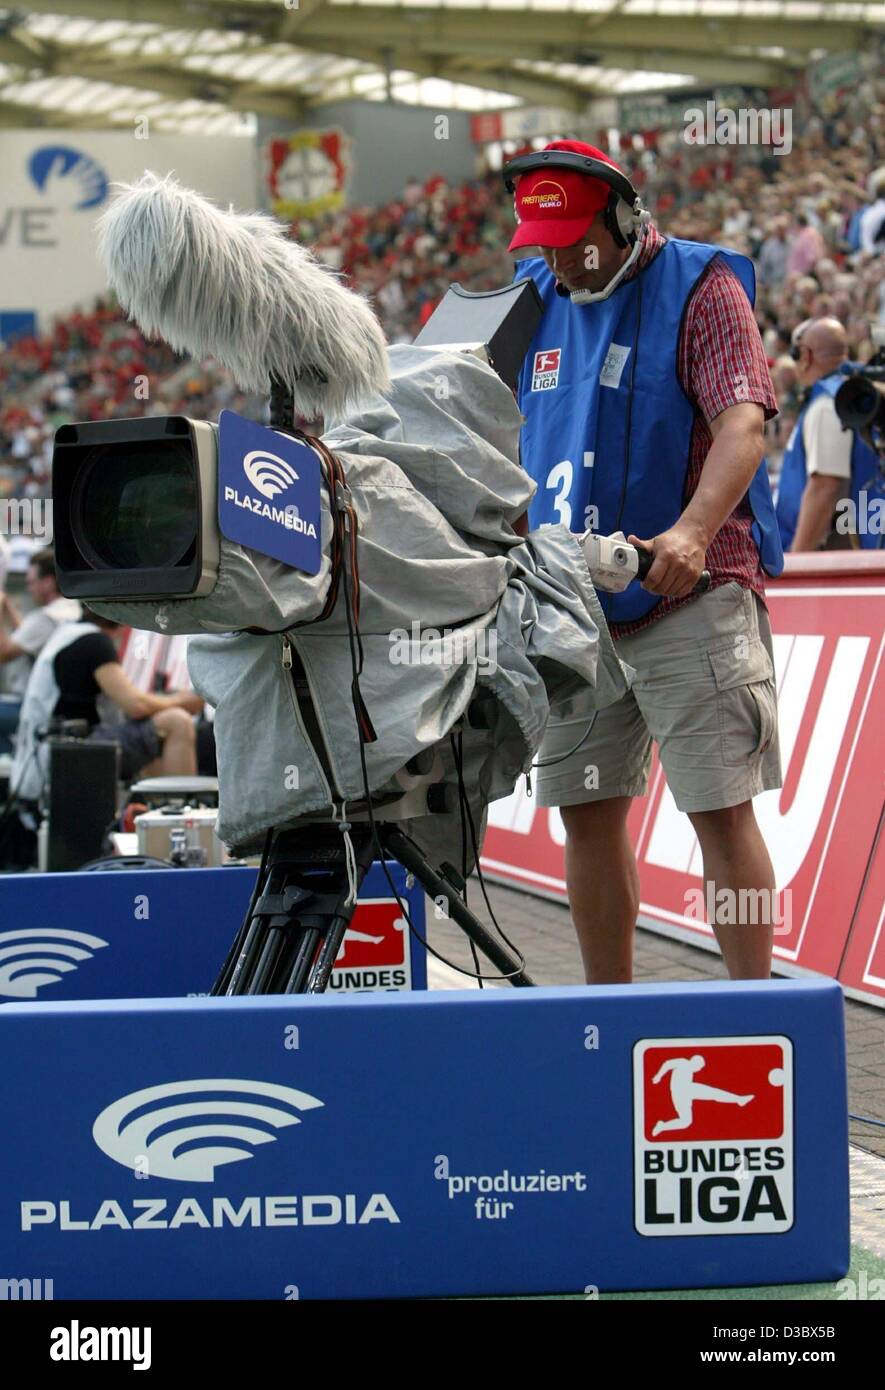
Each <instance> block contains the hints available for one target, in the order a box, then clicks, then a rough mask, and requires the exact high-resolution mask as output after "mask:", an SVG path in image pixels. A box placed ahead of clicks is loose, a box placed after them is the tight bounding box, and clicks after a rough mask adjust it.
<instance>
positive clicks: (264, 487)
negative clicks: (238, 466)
mask: <svg viewBox="0 0 885 1390" xmlns="http://www.w3.org/2000/svg"><path fill="white" fill-rule="evenodd" d="M243 472H244V473H245V474H246V477H247V478H248V479H249V482H250V483H251V484H252V486H253V487H254V489H255V491H256V492H260V493H261V495H262V497H266V498H267V499H268V500H270V499H271V498H272V497H278V496H279V494H280V493H281V492H285V491H286V490H287V489H288V488H290V487H291V486H292V484H293V483H297V482H298V474H297V473H296V472H295V469H294V468H293V467H292V465H291V463H288V462H287V461H286V459H281V458H280V456H279V454H271V453H269V452H268V451H267V450H266V449H252V450H251V451H250V452H249V453H248V454H247V455H246V457H245V458H244V459H243Z"/></svg>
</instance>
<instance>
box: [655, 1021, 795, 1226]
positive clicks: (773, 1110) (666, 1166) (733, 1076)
mask: <svg viewBox="0 0 885 1390" xmlns="http://www.w3.org/2000/svg"><path fill="white" fill-rule="evenodd" d="M633 1106H634V1115H633V1119H634V1146H633V1151H634V1181H635V1193H634V1199H635V1208H634V1216H635V1224H636V1229H637V1231H638V1232H639V1233H640V1235H646V1236H666V1235H747V1234H752V1235H756V1234H766V1235H774V1234H777V1233H779V1232H781V1231H788V1230H789V1229H790V1227H791V1226H792V1224H793V1049H792V1044H791V1043H790V1041H789V1039H788V1038H783V1037H765V1038H660V1039H655V1040H653V1041H645V1042H640V1043H637V1044H636V1047H635V1049H634V1053H633Z"/></svg>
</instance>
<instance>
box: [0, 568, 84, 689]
mask: <svg viewBox="0 0 885 1390" xmlns="http://www.w3.org/2000/svg"><path fill="white" fill-rule="evenodd" d="M25 583H26V585H27V589H28V593H29V594H30V596H31V599H32V601H33V603H34V608H33V609H32V611H31V612H30V613H28V614H26V615H25V617H24V618H22V616H21V614H20V613H19V611H18V609H17V608H16V606H15V604H14V603H13V602H12V599H11V598H10V597H9V595H8V594H6V593H4V594H0V622H2V623H7V624H8V625H9V627H10V629H11V631H10V632H9V633H6V632H3V631H0V666H5V665H6V664H7V663H8V664H9V672H8V675H7V682H6V684H7V689H8V691H9V693H10V694H11V695H24V693H25V687H26V686H27V684H28V677H29V676H30V674H31V671H32V669H33V666H34V661H35V660H36V658H37V657H38V656H39V655H40V652H41V651H42V649H43V647H44V646H45V645H46V643H47V642H48V641H49V639H50V637H51V636H52V635H53V633H54V632H55V631H56V629H57V628H58V627H59V626H60V625H61V624H62V623H75V622H77V620H78V619H79V617H80V605H79V603H78V602H77V600H76V599H71V598H64V597H63V596H62V594H61V592H60V591H59V587H58V583H57V582H56V577H55V557H54V555H53V553H52V551H51V550H38V551H37V552H36V554H34V555H32V556H31V561H30V564H29V565H28V572H27V576H26V579H25Z"/></svg>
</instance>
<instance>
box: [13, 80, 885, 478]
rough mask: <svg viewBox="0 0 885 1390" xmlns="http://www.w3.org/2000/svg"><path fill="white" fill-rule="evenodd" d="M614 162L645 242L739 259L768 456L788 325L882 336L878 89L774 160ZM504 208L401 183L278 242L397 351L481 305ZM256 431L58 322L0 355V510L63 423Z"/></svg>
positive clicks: (499, 262) (131, 341)
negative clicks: (220, 422) (757, 349)
mask: <svg viewBox="0 0 885 1390" xmlns="http://www.w3.org/2000/svg"><path fill="white" fill-rule="evenodd" d="M622 145H623V146H624V148H622V150H621V152H620V154H619V156H618V157H619V161H620V163H621V164H622V167H624V168H625V169H626V171H627V172H628V173H629V175H630V176H631V178H632V179H633V180H634V182H635V183H636V184H637V186H638V187H639V188H640V190H641V191H642V193H643V196H644V197H645V199H646V201H647V203H648V205H649V207H650V208H651V210H652V212H653V215H654V217H655V220H656V222H657V224H658V226H659V227H660V228H661V230H662V231H664V232H667V233H670V234H672V235H676V236H683V237H689V238H692V239H694V240H699V241H712V242H717V243H722V244H724V245H729V246H733V247H736V248H737V249H739V250H743V251H746V252H748V253H749V254H750V255H752V256H753V257H754V259H755V261H756V265H757V271H758V281H759V292H758V297H757V318H758V321H759V326H760V330H761V332H762V334H763V341H764V344H765V348H766V351H767V354H768V359H769V363H770V366H771V370H772V377H773V381H774V385H775V390H776V393H777V396H778V402H779V405H780V408H781V416H780V418H779V420H778V421H776V422H774V423H773V425H772V426H771V427H770V428H771V429H772V439H771V441H770V445H771V448H770V449H769V457H770V458H771V459H772V460H774V462H775V465H776V461H777V458H778V449H779V447H781V446H782V445H783V443H784V441H785V439H786V437H787V433H788V431H789V429H790V428H791V426H792V420H793V418H794V416H795V412H796V408H797V403H798V395H799V391H798V386H797V382H796V369H795V364H794V363H793V361H792V360H791V358H790V356H789V344H790V335H791V333H792V331H793V329H794V328H795V327H796V326H797V325H798V324H799V323H800V322H802V321H803V320H805V319H807V318H809V317H812V316H820V315H823V314H827V315H833V316H835V317H836V318H838V319H840V320H841V321H842V323H843V324H844V325H845V328H846V330H847V333H848V340H849V352H850V355H851V356H852V357H853V358H855V359H856V360H859V361H866V360H868V359H869V357H870V356H871V355H872V353H873V351H874V343H873V325H874V324H876V323H878V324H881V325H883V326H885V80H871V81H867V82H864V83H862V84H859V85H858V86H857V88H856V89H854V90H852V91H851V92H850V93H849V94H848V95H847V97H846V98H845V99H844V102H843V104H842V105H841V107H840V108H839V109H838V110H837V111H835V112H834V111H830V112H829V113H827V114H823V113H821V112H818V113H811V114H810V115H808V117H807V119H804V120H803V121H802V122H801V134H800V135H799V137H798V138H797V139H795V140H794V142H793V145H792V149H791V151H790V152H789V153H782V154H779V155H775V154H774V153H773V152H772V150H771V149H770V148H766V147H760V146H740V145H731V146H716V145H699V146H690V145H688V144H686V142H685V140H684V139H683V138H682V132H679V131H666V132H647V133H646V134H645V135H644V137H642V138H639V137H630V138H627V139H625V140H623V141H622ZM512 223H513V211H512V200H511V198H510V197H509V196H508V195H507V194H506V193H505V192H504V189H503V186H502V183H501V179H500V176H499V174H497V173H493V172H488V173H485V174H483V175H482V176H480V177H477V178H475V179H471V180H468V181H466V182H464V183H462V184H460V185H458V186H456V187H452V186H450V185H449V184H448V183H447V182H446V181H445V179H443V178H442V177H441V176H440V175H438V174H434V175H431V176H430V177H428V178H426V179H424V180H421V179H418V178H416V177H411V178H409V179H408V181H407V182H406V184H405V186H404V188H403V192H402V195H401V197H399V198H398V199H396V200H395V201H393V202H391V203H388V204H386V205H384V206H380V207H375V208H369V207H351V208H347V209H345V210H343V211H340V212H337V213H327V214H325V215H324V216H322V217H320V218H318V219H313V220H302V221H299V222H297V223H294V224H293V225H292V228H291V232H292V235H293V236H296V237H297V238H298V239H300V240H302V241H303V242H305V243H306V244H308V245H310V246H312V247H313V248H314V249H315V251H316V252H317V254H318V255H319V256H320V257H321V258H322V259H323V260H324V261H325V262H326V263H327V264H329V265H330V266H331V267H332V268H333V269H334V270H335V271H337V272H339V273H341V274H342V275H343V276H344V277H345V279H346V280H347V282H348V283H349V284H351V285H354V286H355V287H356V288H357V289H359V290H360V291H361V292H363V293H364V294H366V295H367V296H368V297H369V298H370V299H371V300H372V302H373V303H374V305H375V307H376V309H377V311H378V313H379V315H380V317H381V320H382V322H383V324H384V326H385V329H386V332H387V334H388V337H389V339H390V340H391V341H392V342H408V341H411V339H412V338H413V337H414V335H415V333H416V332H417V331H418V330H419V329H420V327H421V326H422V324H423V323H425V322H426V320H427V318H428V317H429V315H430V314H431V313H432V312H433V309H434V308H435V307H436V305H437V304H438V302H439V300H440V298H441V297H442V295H443V294H444V293H445V290H446V288H447V286H448V285H449V284H450V283H452V282H453V281H457V282H459V283H461V284H462V285H464V286H465V287H466V288H468V289H488V288H492V287H494V286H497V285H501V284H504V283H506V282H507V281H508V279H509V278H510V276H511V273H512V261H511V259H510V256H509V254H508V252H507V250H506V247H507V243H508V240H509V237H510V233H511V228H512ZM224 407H229V408H231V409H235V410H238V411H240V412H242V413H243V414H246V415H258V416H260V412H261V410H262V402H261V401H260V400H258V399H256V398H247V397H244V396H243V395H242V393H240V392H239V391H238V390H237V389H236V387H235V386H234V384H233V383H232V381H231V379H230V377H229V376H228V375H227V374H226V373H225V372H224V371H222V370H221V369H220V368H218V367H217V366H216V365H215V364H213V363H212V362H211V361H206V362H202V363H192V362H185V361H182V360H181V359H180V358H178V357H176V356H175V354H173V353H172V352H171V351H170V350H169V349H168V348H167V347H165V346H164V345H162V344H158V343H149V342H147V341H145V339H144V337H143V336H142V334H141V333H140V332H139V331H138V329H136V328H135V327H134V326H133V325H131V324H129V323H127V322H126V321H125V319H124V317H123V316H122V315H121V314H120V312H119V311H118V310H117V309H116V308H115V307H114V306H113V304H112V303H110V302H109V301H101V302H98V303H96V304H95V305H94V306H93V307H92V308H91V309H89V310H85V311H82V312H75V313H71V314H69V315H68V316H67V317H65V318H63V319H59V320H58V321H57V322H55V324H54V325H53V327H52V329H51V331H50V332H49V333H47V334H46V335H45V336H43V337H41V338H39V339H35V338H22V339H19V340H17V341H15V342H13V343H11V344H9V345H7V346H6V347H4V348H3V349H2V350H0V496H6V497H16V498H28V497H40V496H44V497H45V496H46V495H47V493H48V491H49V469H50V462H51V453H52V438H53V434H54V432H55V430H56V428H57V427H58V426H59V425H60V424H62V423H64V422H66V421H69V420H75V419H99V418H105V417H107V416H126V415H133V414H144V413H150V414H166V413H176V412H181V413H186V414H188V415H191V416H194V417H198V418H200V417H205V418H210V417H217V415H218V412H219V411H220V410H221V409H222V408H224Z"/></svg>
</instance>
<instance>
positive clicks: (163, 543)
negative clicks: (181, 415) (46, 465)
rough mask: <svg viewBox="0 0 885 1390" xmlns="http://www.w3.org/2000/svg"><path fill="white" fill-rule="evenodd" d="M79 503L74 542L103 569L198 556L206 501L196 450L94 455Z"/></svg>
mask: <svg viewBox="0 0 885 1390" xmlns="http://www.w3.org/2000/svg"><path fill="white" fill-rule="evenodd" d="M72 503H73V505H72V509H71V510H72V517H71V521H72V530H73V532H74V538H75V540H76V543H77V545H78V546H79V548H80V550H81V553H82V554H83V555H84V556H85V557H86V559H87V560H88V561H89V563H90V564H91V565H92V566H93V567H94V568H96V569H114V570H121V569H122V570H133V569H166V568H169V567H170V566H175V565H180V564H182V563H183V562H186V561H188V560H190V559H192V558H193V555H194V553H195V549H196V542H197V525H198V518H199V497H198V494H197V481H196V477H195V472H194V466H193V462H192V458H191V454H190V451H189V450H188V449H185V448H182V447H181V446H180V445H176V444H162V445H158V444H156V443H144V444H138V443H133V444H127V445H126V446H125V453H124V452H122V451H121V450H120V449H119V447H117V446H114V445H106V446H103V447H101V448H98V449H96V450H94V452H93V453H92V455H91V456H90V457H89V458H87V459H86V460H85V462H84V464H83V467H82V469H81V472H80V475H79V477H78V479H77V484H76V486H75V490H74V497H73V499H72Z"/></svg>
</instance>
